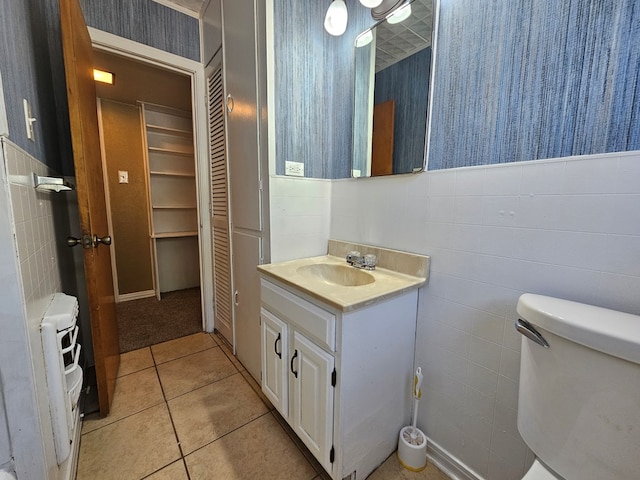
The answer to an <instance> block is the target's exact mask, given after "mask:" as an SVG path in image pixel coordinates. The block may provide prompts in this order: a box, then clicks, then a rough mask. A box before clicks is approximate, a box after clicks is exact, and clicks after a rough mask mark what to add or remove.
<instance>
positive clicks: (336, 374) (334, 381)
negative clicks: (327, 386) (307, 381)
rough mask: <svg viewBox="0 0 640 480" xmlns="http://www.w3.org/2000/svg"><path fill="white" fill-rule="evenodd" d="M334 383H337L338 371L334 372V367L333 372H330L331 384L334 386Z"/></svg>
mask: <svg viewBox="0 0 640 480" xmlns="http://www.w3.org/2000/svg"><path fill="white" fill-rule="evenodd" d="M336 383H338V372H336V369H335V367H334V369H333V372H331V386H332V387H335V386H336Z"/></svg>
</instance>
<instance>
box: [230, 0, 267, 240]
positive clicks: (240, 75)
mask: <svg viewBox="0 0 640 480" xmlns="http://www.w3.org/2000/svg"><path fill="white" fill-rule="evenodd" d="M222 22H223V30H222V32H223V35H222V48H223V60H224V77H225V81H224V87H225V88H224V90H225V98H226V106H227V108H226V112H227V142H228V143H227V155H228V159H229V181H230V185H231V223H232V225H233V227H234V228H244V229H248V230H257V231H260V230H262V213H261V191H260V178H261V177H260V147H259V140H260V137H259V134H260V133H259V125H260V120H261V119H260V112H259V109H258V86H257V84H256V77H257V70H256V68H257V67H256V65H257V56H256V55H257V53H256V41H257V39H256V23H255V22H256V12H255V5H254V0H223V1H222Z"/></svg>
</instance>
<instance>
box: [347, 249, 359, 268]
mask: <svg viewBox="0 0 640 480" xmlns="http://www.w3.org/2000/svg"><path fill="white" fill-rule="evenodd" d="M360 258H362V257H361V256H360V252H358V251H357V250H351V251H350V252H349V253H347V256H346V259H347V263H348V264H349V265H353V264H354V263H356V262H357V261H358V260H359V259H360Z"/></svg>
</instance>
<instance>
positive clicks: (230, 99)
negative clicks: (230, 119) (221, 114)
mask: <svg viewBox="0 0 640 480" xmlns="http://www.w3.org/2000/svg"><path fill="white" fill-rule="evenodd" d="M234 106H235V101H234V100H233V95H231V94H228V95H227V112H229V113H231V112H233V107H234Z"/></svg>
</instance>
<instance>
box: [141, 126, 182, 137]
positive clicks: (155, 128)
mask: <svg viewBox="0 0 640 480" xmlns="http://www.w3.org/2000/svg"><path fill="white" fill-rule="evenodd" d="M147 130H149V131H151V132H157V133H166V134H169V135H178V136H180V137H185V138H191V137H192V136H193V134H192V133H191V132H190V131H188V130H181V129H179V128H173V127H164V126H162V125H152V124H150V123H147Z"/></svg>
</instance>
